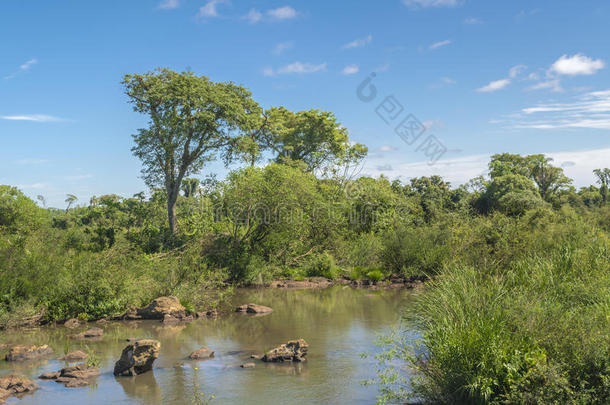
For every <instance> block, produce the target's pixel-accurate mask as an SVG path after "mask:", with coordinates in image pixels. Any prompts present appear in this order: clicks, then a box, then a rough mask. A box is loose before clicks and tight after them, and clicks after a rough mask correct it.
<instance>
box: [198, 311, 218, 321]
mask: <svg viewBox="0 0 610 405" xmlns="http://www.w3.org/2000/svg"><path fill="white" fill-rule="evenodd" d="M217 317H218V311H216V310H215V309H210V310H209V311H206V312H197V319H201V318H217Z"/></svg>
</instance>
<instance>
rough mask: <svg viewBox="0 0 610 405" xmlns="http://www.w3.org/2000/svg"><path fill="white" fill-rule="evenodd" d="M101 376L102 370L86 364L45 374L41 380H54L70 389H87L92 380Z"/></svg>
mask: <svg viewBox="0 0 610 405" xmlns="http://www.w3.org/2000/svg"><path fill="white" fill-rule="evenodd" d="M98 375H100V370H99V369H98V368H97V367H94V366H88V365H86V364H77V365H75V366H70V367H64V368H62V369H61V370H59V371H56V372H54V373H45V374H43V375H41V376H40V377H39V378H41V379H45V380H54V381H56V382H58V383H61V384H63V385H64V386H66V387H68V388H74V387H85V386H87V385H89V384H90V383H91V380H92V379H94V378H96V377H97V376H98Z"/></svg>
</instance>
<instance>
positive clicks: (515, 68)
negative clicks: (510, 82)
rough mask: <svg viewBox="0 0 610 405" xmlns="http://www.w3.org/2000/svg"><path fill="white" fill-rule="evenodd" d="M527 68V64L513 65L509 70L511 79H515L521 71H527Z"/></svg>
mask: <svg viewBox="0 0 610 405" xmlns="http://www.w3.org/2000/svg"><path fill="white" fill-rule="evenodd" d="M526 69H527V66H525V65H517V66H513V67H512V68H510V70H509V71H508V75H509V76H510V78H511V79H514V78H516V77H517V76H519V75H520V74H521V73H523V72H525V70H526Z"/></svg>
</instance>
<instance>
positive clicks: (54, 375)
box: [38, 371, 61, 380]
mask: <svg viewBox="0 0 610 405" xmlns="http://www.w3.org/2000/svg"><path fill="white" fill-rule="evenodd" d="M60 375H61V372H59V371H51V372H49V373H44V374H41V375H39V376H38V378H40V379H41V380H57V379H58V378H59V376H60Z"/></svg>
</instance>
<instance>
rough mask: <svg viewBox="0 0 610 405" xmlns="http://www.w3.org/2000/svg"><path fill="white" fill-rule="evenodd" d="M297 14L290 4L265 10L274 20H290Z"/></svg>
mask: <svg viewBox="0 0 610 405" xmlns="http://www.w3.org/2000/svg"><path fill="white" fill-rule="evenodd" d="M297 14H298V13H297V11H296V10H295V9H294V8H292V7H290V6H284V7H280V8H276V9H273V10H269V11H267V15H268V16H269V17H271V18H272V19H275V20H290V19H292V18H295V17H296V16H297Z"/></svg>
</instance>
